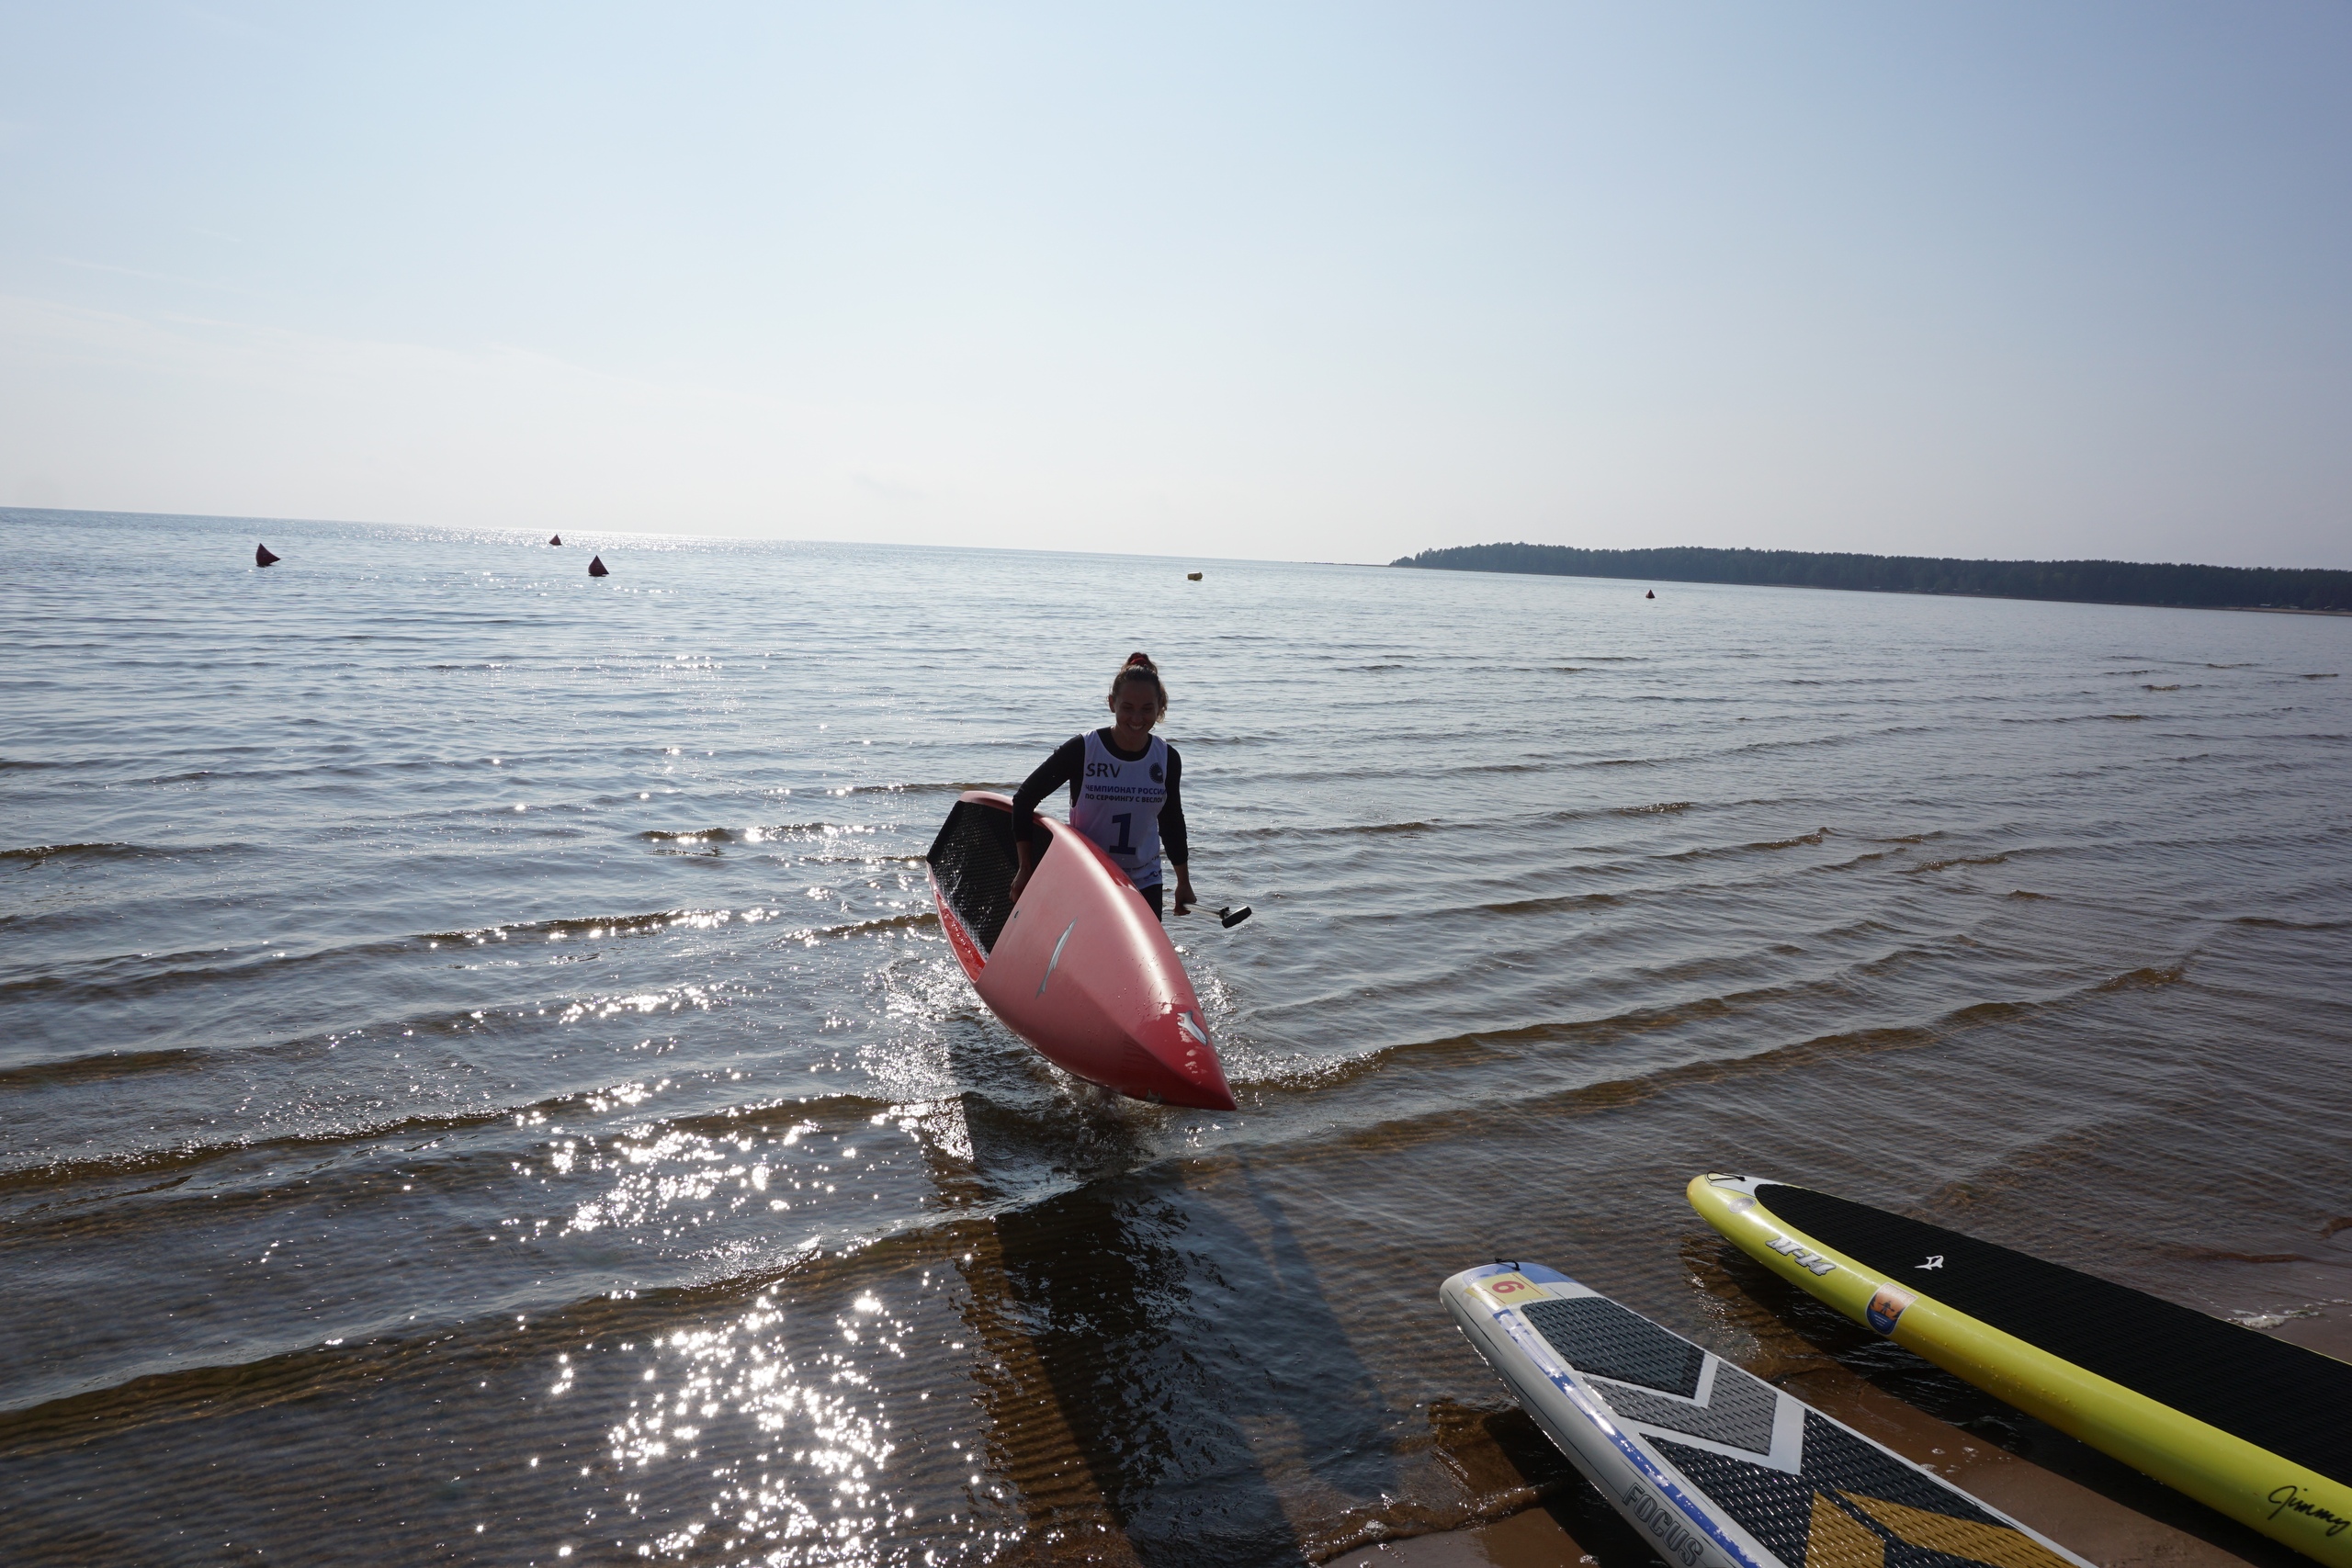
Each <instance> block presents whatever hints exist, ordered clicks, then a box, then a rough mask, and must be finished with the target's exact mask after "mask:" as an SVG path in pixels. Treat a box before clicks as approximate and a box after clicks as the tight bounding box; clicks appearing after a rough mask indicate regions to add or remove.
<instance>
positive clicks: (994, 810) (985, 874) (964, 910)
mask: <svg viewBox="0 0 2352 1568" xmlns="http://www.w3.org/2000/svg"><path fill="white" fill-rule="evenodd" d="M924 858H925V859H926V860H928V861H929V862H930V863H931V872H932V875H933V876H934V877H935V878H937V879H938V882H939V891H940V895H941V897H944V898H945V899H946V900H947V903H948V905H949V907H950V908H953V909H954V910H955V911H956V915H957V916H958V917H959V918H960V919H962V920H963V922H964V925H965V928H966V929H967V930H968V931H970V932H971V933H972V936H973V938H974V939H975V940H977V941H978V942H979V944H980V951H981V952H982V953H992V952H994V951H995V950H996V942H997V938H999V937H1000V936H1002V935H1003V934H1004V922H1005V921H1007V920H1009V919H1012V878H1013V874H1015V873H1016V872H1018V871H1019V870H1020V869H1021V859H1020V856H1019V854H1018V852H1015V851H1014V849H1013V847H1012V812H1010V811H1007V810H1005V809H1003V808H1002V807H995V806H989V805H986V804H984V803H980V802H976V801H969V800H959V801H957V802H956V804H955V806H954V807H952V808H951V809H950V810H949V811H948V813H947V820H946V821H944V822H943V823H941V824H940V825H939V836H938V837H937V838H935V839H933V840H932V841H931V853H930V854H929V855H927V856H925V857H924Z"/></svg>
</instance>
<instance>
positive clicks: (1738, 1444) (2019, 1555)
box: [1439, 1263, 2091, 1568]
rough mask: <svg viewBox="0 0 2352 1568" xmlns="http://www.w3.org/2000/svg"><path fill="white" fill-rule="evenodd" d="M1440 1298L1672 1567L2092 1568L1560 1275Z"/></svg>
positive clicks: (1494, 1270)
mask: <svg viewBox="0 0 2352 1568" xmlns="http://www.w3.org/2000/svg"><path fill="white" fill-rule="evenodd" d="M1439 1297H1440V1299H1441V1300H1442V1301H1443V1302H1444V1303H1445V1305H1446V1310H1447V1311H1449V1312H1451V1313H1452V1314H1453V1320H1454V1322H1456V1323H1457V1324H1459V1325H1461V1326H1462V1332H1463V1333H1464V1334H1465V1335H1467V1336H1468V1337H1469V1339H1470V1343H1471V1344H1473V1345H1475V1346H1476V1347H1477V1348H1478V1353H1479V1354H1480V1355H1482V1356H1484V1357H1485V1358H1486V1359H1487V1365H1489V1366H1491V1367H1493V1368H1494V1369H1495V1371H1497V1372H1498V1373H1500V1374H1501V1375H1502V1380H1503V1382H1506V1383H1508V1384H1510V1390H1511V1393H1514V1394H1516V1395H1517V1396H1518V1398H1519V1402H1520V1404H1522V1405H1524V1406H1526V1407H1527V1412H1528V1414H1529V1415H1531V1416H1534V1417H1535V1420H1536V1423H1537V1425H1539V1426H1541V1427H1543V1428H1544V1432H1545V1434H1546V1435H1548V1436H1549V1437H1550V1438H1551V1439H1552V1440H1553V1441H1554V1442H1555V1443H1557V1444H1558V1445H1559V1446H1560V1451H1561V1452H1563V1453H1565V1454H1566V1455H1567V1456H1568V1458H1569V1460H1570V1461H1572V1462H1573V1463H1574V1464H1575V1465H1576V1467H1577V1469H1578V1470H1579V1471H1581V1472H1584V1475H1585V1478H1586V1479H1587V1480H1589V1481H1590V1482H1591V1483H1593V1484H1594V1485H1595V1486H1597V1487H1599V1488H1600V1494H1601V1495H1602V1496H1604V1497H1606V1498H1608V1499H1609V1501H1610V1503H1611V1506H1614V1507H1615V1508H1616V1510H1617V1511H1618V1512H1619V1513H1620V1514H1623V1516H1624V1517H1625V1518H1626V1520H1627V1522H1629V1523H1630V1524H1632V1525H1633V1527H1634V1529H1636V1530H1638V1531H1640V1532H1641V1534H1642V1535H1643V1536H1644V1537H1645V1539H1646V1540H1649V1541H1650V1542H1651V1543H1652V1545H1653V1546H1654V1547H1655V1549H1656V1550H1657V1553H1658V1555H1659V1556H1660V1557H1662V1558H1664V1559H1665V1560H1666V1561H1667V1562H1669V1563H1676V1564H1679V1565H1680V1568H1962V1565H1963V1564H1968V1563H1982V1564H1987V1565H1989V1568H2065V1565H2068V1564H2072V1565H2073V1568H2091V1565H2090V1564H2089V1563H2087V1562H2085V1561H2084V1560H2083V1559H2082V1558H2080V1557H2077V1556H2075V1554H2074V1553H2073V1552H2071V1551H2067V1550H2066V1549H2065V1548H2064V1547H2062V1546H2060V1545H2058V1544H2057V1543H2056V1542H2055V1541H2052V1540H2049V1539H2047V1538H2046V1537H2043V1536H2041V1535H2038V1534H2036V1533H2035V1532H2034V1531H2032V1530H2030V1529H2027V1528H2026V1527H2025V1526H2023V1525H2021V1524H2019V1523H2018V1522H2017V1520H2015V1519H2013V1518H2010V1517H2008V1516H2007V1515H2006V1514H2004V1513H2001V1512H2000V1511H1999V1510H1998V1509H1996V1508H1993V1507H1991V1506H1987V1505H1986V1504H1985V1503H1983V1502H1980V1501H1978V1500H1977V1499H1976V1498H1974V1497H1972V1496H1970V1495H1968V1494H1967V1493H1965V1492H1962V1491H1961V1490H1960V1489H1959V1488H1958V1487H1956V1486H1954V1485H1952V1484H1951V1483H1950V1482H1948V1481H1946V1480H1944V1479H1943V1478H1942V1477H1941V1476H1939V1475H1937V1474H1936V1473H1935V1472H1932V1471H1928V1470H1925V1469H1922V1468H1921V1467H1919V1466H1918V1465H1916V1464H1913V1463H1912V1462H1911V1461H1908V1460H1906V1459H1904V1458H1903V1457H1902V1456H1901V1455H1899V1454H1896V1453H1895V1452H1894V1451H1893V1450H1890V1449H1887V1448H1884V1447H1882V1446H1881V1445H1880V1444H1878V1443H1875V1442H1872V1441H1871V1439H1870V1438H1866V1437H1864V1436H1862V1435H1861V1434H1860V1432H1857V1431H1855V1430H1854V1429H1853V1428H1852V1427H1849V1426H1847V1425H1845V1424H1844V1423H1843V1422H1840V1421H1835V1420H1832V1419H1831V1418H1830V1417H1828V1416H1824V1415H1823V1414H1822V1413H1821V1412H1820V1411H1818V1410H1815V1409H1814V1408H1813V1406H1811V1405H1809V1404H1805V1403H1804V1401H1803V1400H1801V1399H1798V1398H1797V1397H1795V1396H1794V1395H1793V1394H1788V1393H1781V1391H1780V1390H1779V1389H1776V1388H1774V1387H1773V1386H1772V1385H1771V1384H1770V1383H1768V1382H1764V1381H1763V1380H1762V1379H1760V1378H1757V1377H1753V1376H1751V1375H1749V1374H1748V1373H1747V1372H1745V1371H1741V1370H1740V1369H1739V1368H1737V1367H1735V1366H1733V1365H1731V1364H1730V1363H1729V1362H1727V1361H1725V1360H1724V1359H1723V1358H1722V1357H1720V1356H1716V1355H1713V1354H1711V1353H1710V1352H1709V1351H1707V1350H1706V1349H1704V1348H1702V1347H1700V1346H1698V1345H1694V1344H1692V1343H1691V1341H1690V1340H1688V1339H1685V1338H1683V1337H1681V1336H1680V1335H1679V1334H1676V1333H1674V1332H1673V1331H1672V1330H1670V1329H1667V1328H1663V1327H1661V1326H1659V1325H1657V1324H1655V1323H1652V1322H1651V1321H1650V1320H1649V1319H1648V1318H1645V1317H1644V1316H1642V1315H1641V1314H1638V1313H1635V1312H1634V1311H1632V1310H1630V1309H1629V1308H1626V1307H1623V1306H1620V1305H1619V1304H1618V1303H1615V1302H1612V1301H1611V1300H1610V1299H1609V1298H1608V1297H1607V1296H1604V1295H1602V1294H1600V1292H1598V1291H1594V1290H1590V1289H1589V1288H1587V1287H1586V1286H1583V1285H1579V1284H1577V1282H1576V1281H1575V1280H1571V1279H1569V1278H1568V1277H1567V1276H1566V1275H1565V1274H1562V1273H1559V1272H1557V1271H1555V1270H1554V1269H1546V1268H1544V1267H1543V1266H1541V1265H1540V1264H1533V1263H1496V1264H1490V1265H1488V1266H1487V1267H1485V1268H1480V1269H1466V1270H1464V1272H1462V1273H1459V1274H1456V1275H1455V1276H1454V1277H1453V1279H1451V1280H1447V1281H1446V1282H1445V1284H1444V1285H1443V1286H1442V1288H1441V1289H1440V1291H1439Z"/></svg>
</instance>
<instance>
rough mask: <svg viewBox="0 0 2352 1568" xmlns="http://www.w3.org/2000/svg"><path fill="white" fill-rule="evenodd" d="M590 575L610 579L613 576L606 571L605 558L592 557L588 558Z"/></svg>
mask: <svg viewBox="0 0 2352 1568" xmlns="http://www.w3.org/2000/svg"><path fill="white" fill-rule="evenodd" d="M588 575H589V576H591V577H610V576H612V575H613V574H612V573H611V572H609V571H606V570H605V558H604V557H602V556H590V557H589V558H588Z"/></svg>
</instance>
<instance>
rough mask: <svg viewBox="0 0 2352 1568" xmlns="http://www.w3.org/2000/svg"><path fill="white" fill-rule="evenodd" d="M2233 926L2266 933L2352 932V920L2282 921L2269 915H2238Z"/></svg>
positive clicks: (2231, 921)
mask: <svg viewBox="0 0 2352 1568" xmlns="http://www.w3.org/2000/svg"><path fill="white" fill-rule="evenodd" d="M2230 924H2232V925H2233V926H2252V927H2253V928H2254V929H2255V930H2256V931H2346V930H2352V920H2281V919H2275V918H2273V917H2271V916H2269V915H2238V916H2234V917H2233V918H2232V919H2231V920H2230Z"/></svg>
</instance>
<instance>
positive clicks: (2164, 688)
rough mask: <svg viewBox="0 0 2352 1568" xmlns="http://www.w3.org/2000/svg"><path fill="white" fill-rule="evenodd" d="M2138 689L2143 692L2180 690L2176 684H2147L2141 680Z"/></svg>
mask: <svg viewBox="0 0 2352 1568" xmlns="http://www.w3.org/2000/svg"><path fill="white" fill-rule="evenodd" d="M2140 689H2141V690H2142V691H2143V692H2177V691H2179V690H2180V688H2179V686H2177V685H2171V686H2151V685H2149V684H2147V683H2146V682H2142V683H2141V686H2140Z"/></svg>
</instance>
